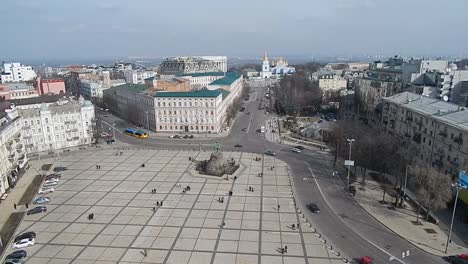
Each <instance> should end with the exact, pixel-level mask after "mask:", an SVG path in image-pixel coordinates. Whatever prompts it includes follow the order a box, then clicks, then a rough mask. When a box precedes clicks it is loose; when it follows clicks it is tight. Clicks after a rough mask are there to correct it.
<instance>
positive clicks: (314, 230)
mask: <svg viewBox="0 0 468 264" xmlns="http://www.w3.org/2000/svg"><path fill="white" fill-rule="evenodd" d="M307 224H308V225H309V227H312V225H311V224H310V223H307ZM314 233H315V229H314Z"/></svg>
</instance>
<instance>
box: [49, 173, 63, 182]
mask: <svg viewBox="0 0 468 264" xmlns="http://www.w3.org/2000/svg"><path fill="white" fill-rule="evenodd" d="M60 178H62V175H60V174H58V173H54V174H49V175H47V176H46V177H45V180H46V181H47V180H52V179H60Z"/></svg>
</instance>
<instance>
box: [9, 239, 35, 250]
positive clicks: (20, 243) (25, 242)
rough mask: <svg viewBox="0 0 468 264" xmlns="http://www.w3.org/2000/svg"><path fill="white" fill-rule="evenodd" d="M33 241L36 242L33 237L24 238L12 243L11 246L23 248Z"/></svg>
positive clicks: (32, 243)
mask: <svg viewBox="0 0 468 264" xmlns="http://www.w3.org/2000/svg"><path fill="white" fill-rule="evenodd" d="M34 243H36V240H35V239H34V238H25V239H21V240H20V241H17V242H15V243H13V246H12V247H13V249H19V248H25V247H30V246H32V245H34Z"/></svg>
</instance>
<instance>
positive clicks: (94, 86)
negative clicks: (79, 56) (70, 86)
mask: <svg viewBox="0 0 468 264" xmlns="http://www.w3.org/2000/svg"><path fill="white" fill-rule="evenodd" d="M109 88H110V86H106V85H104V83H102V82H94V81H91V80H82V81H81V87H80V93H81V95H83V96H84V97H85V98H86V99H90V100H101V99H102V95H103V91H104V90H107V89H109Z"/></svg>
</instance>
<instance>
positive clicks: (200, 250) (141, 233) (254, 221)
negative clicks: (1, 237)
mask: <svg viewBox="0 0 468 264" xmlns="http://www.w3.org/2000/svg"><path fill="white" fill-rule="evenodd" d="M120 152H122V154H120ZM209 155H210V153H209V152H193V151H165V150H112V149H107V150H100V151H96V152H92V153H76V154H73V155H70V156H67V157H61V158H60V159H58V160H57V161H56V162H55V163H54V166H66V167H68V170H67V171H63V172H61V174H62V178H61V180H60V184H59V185H58V186H57V187H56V188H55V192H53V193H50V194H48V195H46V196H48V197H50V198H51V202H50V203H49V204H48V205H47V209H48V210H47V212H45V213H42V214H35V215H25V217H24V218H23V221H22V223H21V224H20V226H19V228H18V230H17V234H20V233H22V232H26V231H34V232H36V233H37V238H36V244H35V245H34V246H32V247H29V248H27V249H26V250H27V252H28V257H27V258H26V262H27V263H34V264H41V263H51V264H59V263H60V264H62V263H63V264H66V263H73V264H78V263H80V264H84V263H102V264H111V263H122V264H124V263H174V264H186V263H190V264H195V263H210V264H212V263H222V264H231V263H232V264H236V263H238V264H241V263H242V264H244V263H245V264H247V263H269V264H275V263H284V264H286V263H287V264H295V263H297V264H299V263H319V264H321V263H324V264H325V263H342V261H341V258H339V257H337V256H336V255H335V253H334V251H332V250H329V248H328V247H327V246H326V245H324V244H323V242H322V241H321V239H320V238H319V237H318V236H317V234H316V233H314V230H313V228H311V227H309V225H308V224H307V223H306V222H305V221H304V220H303V218H302V217H301V215H300V214H299V213H298V212H297V210H295V205H294V199H293V196H292V191H291V186H290V183H289V175H288V167H287V165H286V164H285V163H284V162H282V161H281V160H278V159H276V158H275V157H270V156H261V155H258V154H252V153H241V152H225V153H224V157H225V158H233V159H235V160H236V161H237V162H239V163H240V164H241V168H240V169H239V170H238V171H237V172H236V174H235V175H236V179H235V178H234V177H233V176H229V178H217V177H203V176H199V175H197V174H196V173H195V172H194V170H193V168H194V166H195V163H194V162H193V161H191V159H195V160H204V159H208V158H209ZM256 157H261V158H262V159H261V160H260V161H256V160H255V158H256ZM143 163H144V164H145V166H144V167H142V166H141V164H143ZM96 165H99V166H100V169H98V168H97V166H96ZM261 175H263V176H261ZM187 186H189V187H190V189H189V190H187V191H184V189H186V187H187ZM250 188H252V190H249V189H250ZM153 189H156V191H155V192H152V190H153ZM230 191H232V196H231V195H229V192H230ZM220 199H223V202H221V201H220ZM156 202H162V205H159V206H158V205H156ZM90 214H94V218H93V219H92V220H90V219H89V215H90ZM298 223H299V226H300V228H297V225H298ZM293 224H294V227H293ZM286 248H287V252H283V251H284V250H285V249H286Z"/></svg>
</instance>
